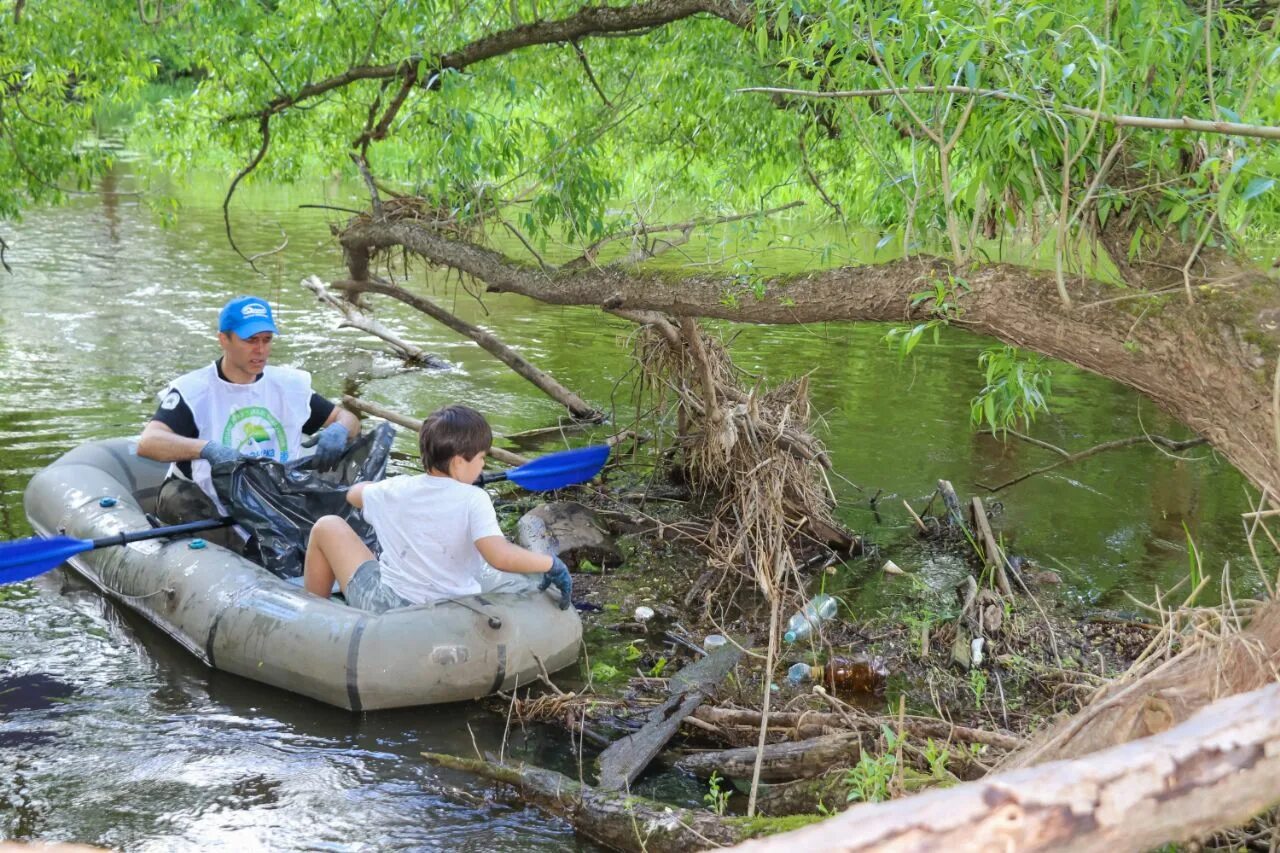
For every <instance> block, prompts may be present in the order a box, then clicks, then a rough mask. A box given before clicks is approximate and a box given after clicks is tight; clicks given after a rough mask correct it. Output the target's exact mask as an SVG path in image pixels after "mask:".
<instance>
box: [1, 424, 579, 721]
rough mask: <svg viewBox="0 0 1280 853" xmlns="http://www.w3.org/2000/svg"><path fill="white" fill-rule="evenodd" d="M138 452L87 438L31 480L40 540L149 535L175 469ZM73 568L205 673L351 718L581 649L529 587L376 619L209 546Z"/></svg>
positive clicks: (154, 548) (136, 549)
mask: <svg viewBox="0 0 1280 853" xmlns="http://www.w3.org/2000/svg"><path fill="white" fill-rule="evenodd" d="M135 446H136V441H134V440H129V439H109V440H106V441H98V442H92V443H89V444H85V445H83V446H81V447H78V448H76V449H75V450H72V451H70V452H69V453H67V454H65V455H64V456H62V457H61V458H59V459H58V460H57V461H55V462H54V463H53V464H51V465H50V466H49V467H47V468H45V469H44V470H42V471H40V472H39V473H38V474H36V476H35V477H33V478H32V480H31V482H30V484H29V485H28V486H27V490H26V493H25V495H24V504H25V508H26V514H27V518H28V519H30V521H31V524H32V526H33V527H34V528H35V529H36V532H38V533H40V534H41V535H43V536H56V535H59V534H64V533H65V534H67V535H70V536H74V537H82V538H86V539H97V538H101V537H104V536H110V535H113V534H118V533H121V532H126V531H132V530H146V529H147V528H149V527H150V526H151V524H150V522H149V520H148V518H147V513H149V512H151V511H152V509H153V508H154V504H155V496H156V494H157V493H158V491H159V486H160V483H161V481H162V479H163V478H164V476H165V472H166V470H167V468H168V466H167V465H165V464H162V463H158V462H153V461H151V460H149V459H143V458H140V457H139V456H138V455H137V454H136V452H135ZM69 562H70V564H71V566H72V567H73V568H74V569H75V570H76V571H77V572H79V573H80V574H81V575H83V576H84V577H85V578H86V579H87V580H88V581H89V582H90V583H92V584H93V585H94V586H96V587H98V589H100V590H102V592H103V593H105V594H106V595H107V596H109V597H111V598H112V599H114V600H115V601H117V602H119V603H120V604H122V605H123V606H125V607H127V608H129V609H130V610H132V611H134V612H135V613H137V614H139V615H140V616H142V617H143V618H145V619H147V620H148V621H149V622H151V623H152V624H154V625H155V626H156V627H158V628H160V629H161V630H162V631H164V632H165V633H166V634H168V635H169V636H170V637H172V638H173V639H175V640H177V641H178V642H179V643H181V644H182V645H183V646H185V647H186V648H187V650H188V651H190V652H191V653H192V654H193V655H195V656H196V657H197V658H199V659H200V660H202V661H204V662H205V663H206V664H207V665H209V666H211V667H215V668H217V669H220V670H224V671H226V672H231V673H235V674H237V675H242V676H244V677H245V678H251V679H253V680H255V681H260V682H262V683H264V684H270V685H272V686H274V687H279V688H282V689H284V690H290V691H292V692H294V693H299V694H302V695H304V696H309V697H311V698H313V699H318V700H320V701H321V702H327V703H328V704H330V705H336V706H338V707H341V708H347V709H350V710H353V711H362V710H363V711H369V710H374V709H378V708H397V707H403V706H409V705H430V704H436V703H440V702H456V701H463V700H470V699H476V698H479V697H481V696H485V695H488V694H490V693H494V692H496V691H498V690H507V689H511V688H513V687H515V686H517V685H519V684H528V683H529V682H531V681H534V680H535V679H537V678H538V676H539V674H540V673H541V672H542V671H544V670H545V671H546V672H555V671H556V670H558V669H562V668H564V667H566V666H569V665H570V664H573V663H574V662H575V661H576V660H577V659H578V648H579V645H580V644H581V640H582V623H581V620H580V619H579V618H578V614H577V612H576V611H575V610H574V609H573V608H569V609H568V610H561V609H560V608H559V606H558V602H557V598H556V594H555V592H554V590H551V591H547V592H539V591H537V590H536V588H535V587H534V585H533V584H532V583H530V582H524V583H521V584H520V586H521V589H520V590H519V591H516V592H507V591H499V592H492V593H484V594H481V595H469V596H463V597H459V598H456V599H448V600H445V601H440V602H436V603H434V604H427V605H420V606H416V607H406V608H403V609H399V610H392V611H389V612H387V613H382V614H374V613H368V612H365V611H362V610H357V609H355V608H352V607H348V606H347V605H346V604H344V603H343V602H341V601H340V600H338V599H330V600H325V599H321V598H318V597H316V596H313V595H310V594H309V593H307V592H305V591H303V590H302V589H301V588H299V587H298V586H295V585H294V584H292V583H290V582H288V581H286V580H283V579H281V578H278V577H276V576H275V575H273V574H271V573H270V572H268V571H266V570H265V569H263V568H262V567H260V566H258V565H257V564H255V563H253V562H251V561H249V560H248V559H246V558H244V557H242V556H241V555H240V554H238V553H236V552H235V551H232V550H230V549H227V548H223V547H220V546H218V545H215V544H212V543H208V542H206V541H205V540H202V539H193V538H190V537H186V538H177V539H151V540H145V541H141V542H133V543H130V544H128V545H121V546H113V547H109V548H102V549H99V550H96V551H88V552H85V553H83V554H78V555H77V556H75V557H72V558H71V559H70V560H69ZM518 580H520V581H526V579H525V578H519V579H518Z"/></svg>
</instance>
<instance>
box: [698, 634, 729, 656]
mask: <svg viewBox="0 0 1280 853" xmlns="http://www.w3.org/2000/svg"><path fill="white" fill-rule="evenodd" d="M728 642H729V640H728V638H727V637H725V635H724V634H708V635H707V638H706V639H705V640H703V641H702V648H703V649H704V650H706V651H708V652H712V651H715V650H716V649H718V648H720V647H721V646H723V645H726V644H727V643H728Z"/></svg>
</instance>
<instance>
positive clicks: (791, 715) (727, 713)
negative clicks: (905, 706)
mask: <svg viewBox="0 0 1280 853" xmlns="http://www.w3.org/2000/svg"><path fill="white" fill-rule="evenodd" d="M694 716H695V717H697V718H698V719H699V720H701V721H703V722H704V723H710V724H712V725H714V726H720V727H721V728H730V727H733V726H743V727H746V728H752V729H755V728H759V726H760V712H759V711H752V710H749V709H746V708H699V709H698V710H697V711H695V712H694ZM880 724H881V721H880V720H878V719H876V718H875V717H861V716H860V717H848V716H845V715H843V714H833V713H827V712H823V711H800V712H794V711H790V712H786V713H780V714H770V715H769V727H770V728H778V729H786V730H788V731H790V732H791V733H792V734H793V736H795V737H797V738H809V737H816V736H820V735H825V734H839V733H840V732H841V731H842V730H848V729H849V728H851V727H854V726H856V727H857V728H859V729H860V730H863V729H864V727H865V730H866V731H879V727H880ZM892 724H893V726H894V727H895V728H898V727H899V720H898V718H897V717H894V718H893V720H892ZM901 728H902V730H903V731H904V732H906V733H907V734H909V735H914V736H915V737H924V738H933V739H935V740H940V741H948V740H951V741H958V742H960V743H985V744H989V745H990V746H994V747H997V748H999V749H1010V750H1012V749H1018V748H1019V747H1021V746H1023V745H1024V741H1022V740H1021V739H1019V738H1017V737H1014V736H1013V735H1009V734H1004V733H1002V732H989V731H986V730H985V729H973V728H969V727H967V726H953V725H951V724H950V723H948V722H946V721H945V720H933V719H928V718H925V717H904V718H903V719H902V721H901Z"/></svg>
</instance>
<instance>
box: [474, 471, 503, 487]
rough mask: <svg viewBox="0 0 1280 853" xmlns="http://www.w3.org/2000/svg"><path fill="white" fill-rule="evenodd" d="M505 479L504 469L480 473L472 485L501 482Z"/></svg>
mask: <svg viewBox="0 0 1280 853" xmlns="http://www.w3.org/2000/svg"><path fill="white" fill-rule="evenodd" d="M505 479H507V472H506V471H493V472H491V473H488V474H481V475H480V477H479V479H477V480H476V481H475V483H473V484H472V485H475V486H487V485H489V484H490V483H501V482H502V481H503V480H505Z"/></svg>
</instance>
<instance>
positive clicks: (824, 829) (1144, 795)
mask: <svg viewBox="0 0 1280 853" xmlns="http://www.w3.org/2000/svg"><path fill="white" fill-rule="evenodd" d="M1277 779H1280V684H1271V685H1268V686H1267V687H1264V688H1262V689H1260V690H1256V691H1254V692H1252V693H1245V694H1241V695H1238V696H1233V697H1231V698H1229V699H1223V700H1222V701H1220V702H1217V703H1215V704H1214V705H1213V706H1212V707H1211V708H1206V709H1204V710H1203V711H1201V712H1200V713H1198V714H1196V715H1195V716H1194V717H1192V718H1191V719H1190V720H1188V721H1187V722H1185V723H1183V724H1182V725H1180V726H1177V727H1176V728H1173V729H1170V730H1169V731H1166V732H1164V733H1162V734H1158V735H1154V736H1152V737H1150V738H1146V739H1143V740H1138V741H1134V742H1132V743H1127V744H1124V745H1123V746H1118V747H1113V748H1111V749H1108V750H1105V751H1103V752H1099V753H1095V754H1093V755H1090V756H1088V757H1087V758H1085V759H1077V760H1072V761H1055V762H1051V763H1049V764H1043V765H1039V766H1036V767H1032V768H1027V769H1022V770H1015V771H1011V772H1007V773H1001V774H998V775H994V776H989V777H987V778H985V779H981V780H979V781H976V782H968V783H965V784H963V785H958V786H956V787H954V788H948V789H936V790H932V791H929V792H927V793H923V794H918V795H916V796H914V797H908V798H905V799H901V800H895V801H892V802H888V803H876V804H871V805H861V806H855V807H853V808H851V809H849V810H848V811H847V812H844V813H843V814H840V815H837V816H836V817H833V818H830V819H829V820H826V821H823V822H822V823H819V824H814V825H813V826H807V827H804V828H802V829H798V830H796V831H794V832H789V833H786V834H784V835H777V836H772V837H770V838H767V839H762V840H759V841H751V842H747V843H744V844H741V845H739V846H738V847H736V848H733V849H735V850H739V851H743V853H748V851H749V852H750V853H763V852H764V851H779V853H781V851H787V853H790V851H794V850H842V851H850V852H851V853H852V851H872V850H874V851H906V850H947V851H968V850H974V851H976V850H1019V851H1049V850H1054V851H1059V850H1060V851H1073V853H1088V851H1099V853H1114V851H1118V850H1147V849H1151V848H1153V847H1155V846H1157V845H1159V844H1163V843H1165V842H1168V841H1175V840H1183V839H1188V838H1191V837H1195V836H1198V835H1202V834H1204V833H1207V832H1210V831H1212V830H1215V829H1221V828H1224V827H1230V826H1234V825H1237V824H1240V823H1242V822H1244V821H1246V820H1248V819H1249V818H1250V817H1253V816H1254V815H1256V814H1258V813H1260V812H1262V811H1264V810H1265V809H1267V808H1268V807H1270V806H1272V805H1274V804H1275V803H1276V802H1277V801H1280V784H1278V783H1277Z"/></svg>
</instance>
